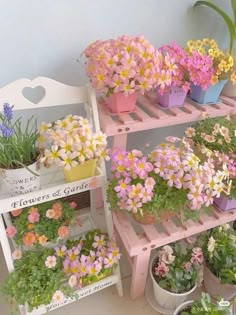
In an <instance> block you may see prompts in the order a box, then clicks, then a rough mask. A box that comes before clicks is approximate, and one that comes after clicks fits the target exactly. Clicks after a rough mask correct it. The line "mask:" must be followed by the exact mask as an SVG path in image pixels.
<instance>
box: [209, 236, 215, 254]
mask: <svg viewBox="0 0 236 315" xmlns="http://www.w3.org/2000/svg"><path fill="white" fill-rule="evenodd" d="M215 243H216V241H215V239H214V238H213V237H212V236H211V237H210V238H209V240H208V244H207V249H208V252H210V253H212V252H213V251H214V249H215Z"/></svg>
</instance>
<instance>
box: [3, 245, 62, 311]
mask: <svg viewBox="0 0 236 315" xmlns="http://www.w3.org/2000/svg"><path fill="white" fill-rule="evenodd" d="M53 254H54V250H53V249H43V251H42V252H33V251H32V252H31V251H27V252H25V253H24V254H23V256H22V258H21V259H20V260H16V261H14V267H15V269H14V271H12V272H11V273H10V274H9V276H8V278H7V280H6V281H5V283H4V284H3V287H2V292H3V293H4V294H5V295H6V296H8V297H10V298H11V299H13V301H14V302H16V304H25V303H26V302H27V303H28V306H29V311H31V310H32V309H33V308H34V307H38V306H39V305H41V304H48V303H49V302H50V301H51V299H52V296H53V294H54V293H55V291H56V290H60V289H61V290H63V285H62V281H63V280H64V278H65V277H64V273H63V271H62V262H61V260H60V259H59V258H57V264H56V266H55V267H54V268H46V266H45V260H46V258H47V257H48V256H50V255H53Z"/></svg>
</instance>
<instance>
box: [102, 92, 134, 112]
mask: <svg viewBox="0 0 236 315" xmlns="http://www.w3.org/2000/svg"><path fill="white" fill-rule="evenodd" d="M136 100H137V94H136V93H133V94H129V95H127V96H126V95H124V94H123V93H113V94H111V95H109V96H108V97H107V100H106V101H107V107H108V109H109V110H110V111H111V112H112V113H113V114H120V113H129V112H133V111H134V110H135V104H136Z"/></svg>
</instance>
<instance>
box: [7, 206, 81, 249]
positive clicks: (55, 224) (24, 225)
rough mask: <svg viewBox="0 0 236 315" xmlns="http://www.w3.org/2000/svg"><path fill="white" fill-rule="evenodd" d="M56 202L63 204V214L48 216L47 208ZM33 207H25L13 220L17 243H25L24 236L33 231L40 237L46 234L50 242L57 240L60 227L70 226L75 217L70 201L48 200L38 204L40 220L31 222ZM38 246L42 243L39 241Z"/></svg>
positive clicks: (50, 207)
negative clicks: (30, 213) (29, 218)
mask: <svg viewBox="0 0 236 315" xmlns="http://www.w3.org/2000/svg"><path fill="white" fill-rule="evenodd" d="M54 204H59V205H61V216H60V217H59V218H58V219H54V218H48V217H47V216H46V213H47V210H49V209H52V208H53V205H54ZM31 208H32V207H29V208H25V209H23V211H22V213H21V214H20V215H19V216H18V217H16V218H15V219H14V221H13V224H14V226H15V227H16V229H17V233H16V235H15V236H14V241H15V242H16V244H17V245H23V244H24V243H23V237H24V235H25V233H27V232H33V233H35V234H36V235H37V236H38V237H39V236H43V235H44V236H46V237H47V240H48V242H52V243H54V242H56V241H57V239H58V237H59V236H58V229H59V228H60V227H61V226H70V225H71V224H72V222H73V219H74V218H75V211H74V209H73V208H71V206H70V204H69V203H68V202H62V201H55V200H54V201H48V202H44V203H41V204H38V205H37V208H36V209H37V210H38V211H37V212H38V214H39V215H40V218H39V221H38V222H35V223H33V224H30V222H29V220H28V216H29V211H30V209H31ZM37 246H40V244H38V243H37Z"/></svg>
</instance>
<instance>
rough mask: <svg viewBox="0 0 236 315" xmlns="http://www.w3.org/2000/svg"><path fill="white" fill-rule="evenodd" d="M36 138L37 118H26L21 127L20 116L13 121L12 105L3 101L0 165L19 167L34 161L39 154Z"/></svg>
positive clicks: (0, 127)
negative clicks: (24, 123) (24, 124)
mask: <svg viewBox="0 0 236 315" xmlns="http://www.w3.org/2000/svg"><path fill="white" fill-rule="evenodd" d="M37 138H38V131H37V120H36V119H34V116H32V117H31V118H30V119H28V120H27V123H26V126H25V128H23V126H22V121H21V117H20V118H18V119H17V120H16V121H13V106H10V104H8V103H4V104H3V112H2V113H0V167H1V168H4V169H14V168H20V167H25V166H27V165H30V164H31V163H32V162H34V161H36V159H37V157H38V155H39V152H38V149H37V146H36V141H37Z"/></svg>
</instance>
